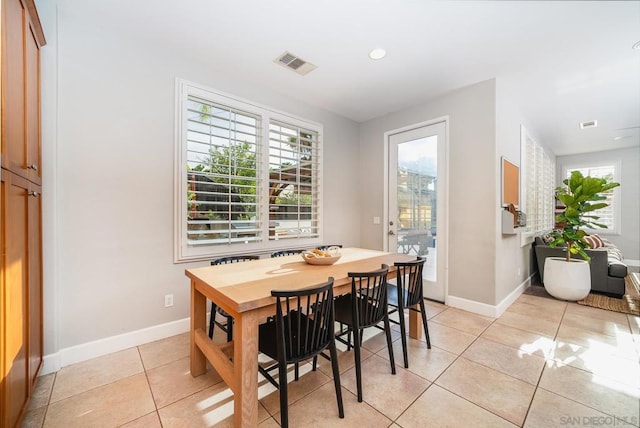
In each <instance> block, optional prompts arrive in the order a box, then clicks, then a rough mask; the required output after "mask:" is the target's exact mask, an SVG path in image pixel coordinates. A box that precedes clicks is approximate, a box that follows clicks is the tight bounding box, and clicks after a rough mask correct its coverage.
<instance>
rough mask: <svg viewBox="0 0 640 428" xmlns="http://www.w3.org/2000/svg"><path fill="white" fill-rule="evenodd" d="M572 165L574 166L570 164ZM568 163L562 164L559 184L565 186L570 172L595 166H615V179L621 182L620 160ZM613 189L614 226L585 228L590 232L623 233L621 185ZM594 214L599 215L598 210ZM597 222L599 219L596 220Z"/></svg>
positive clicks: (601, 233) (603, 233) (602, 233)
mask: <svg viewBox="0 0 640 428" xmlns="http://www.w3.org/2000/svg"><path fill="white" fill-rule="evenodd" d="M568 165H572V166H568ZM568 165H566V164H565V165H562V177H561V180H560V184H559V186H563V185H564V184H562V180H564V179H565V178H568V174H569V172H570V171H575V170H584V169H594V168H603V167H613V181H614V182H616V183H620V168H621V163H620V161H606V160H603V161H598V162H594V161H591V162H571V163H569V164H568ZM611 190H612V192H613V193H612V199H613V203H611V204H610V207H611V210H612V211H613V215H612V218H613V227H612V228H607V229H600V228H598V229H591V228H585V231H586V232H587V233H589V234H594V233H597V234H599V235H620V233H621V230H620V229H621V223H622V197H621V195H620V187H616V188H614V189H611ZM593 214H594V215H598V211H594V212H593ZM596 222H597V220H596Z"/></svg>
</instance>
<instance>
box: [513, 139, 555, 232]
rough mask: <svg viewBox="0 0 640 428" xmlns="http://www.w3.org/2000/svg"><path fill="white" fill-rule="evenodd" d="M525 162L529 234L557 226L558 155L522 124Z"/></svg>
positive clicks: (522, 151) (525, 190)
mask: <svg viewBox="0 0 640 428" xmlns="http://www.w3.org/2000/svg"><path fill="white" fill-rule="evenodd" d="M522 132H523V135H522V149H521V153H522V157H523V159H522V162H521V164H522V165H523V166H524V172H525V174H524V175H525V179H524V189H523V192H524V193H525V197H524V201H525V206H524V207H523V210H524V212H525V213H526V214H527V226H526V227H525V233H524V237H525V238H530V237H532V236H534V235H537V234H540V233H542V232H545V231H549V230H551V229H553V226H554V222H555V220H554V217H555V215H554V207H555V184H554V183H555V159H554V158H553V157H552V156H551V155H550V154H549V153H548V152H546V151H545V150H544V147H543V146H542V145H540V144H538V143H537V142H535V141H534V140H533V139H532V138H531V137H530V136H529V135H528V134H527V133H526V130H525V129H524V127H523V128H522Z"/></svg>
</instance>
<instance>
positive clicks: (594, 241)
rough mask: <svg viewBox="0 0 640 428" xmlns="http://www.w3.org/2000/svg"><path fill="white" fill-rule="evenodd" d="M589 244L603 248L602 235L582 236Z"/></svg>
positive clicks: (592, 246)
mask: <svg viewBox="0 0 640 428" xmlns="http://www.w3.org/2000/svg"><path fill="white" fill-rule="evenodd" d="M582 239H583V240H584V241H585V242H586V243H587V244H589V247H591V248H601V247H604V242H602V238H600V236H598V235H589V236H585V237H584V238H582Z"/></svg>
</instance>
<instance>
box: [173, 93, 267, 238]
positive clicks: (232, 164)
mask: <svg viewBox="0 0 640 428" xmlns="http://www.w3.org/2000/svg"><path fill="white" fill-rule="evenodd" d="M260 128H261V119H260V116H258V115H255V114H252V113H248V112H245V111H241V110H237V109H233V108H230V107H226V106H222V105H218V104H215V103H211V102H208V101H205V100H202V99H199V98H197V97H194V96H189V98H188V101H187V129H186V139H187V147H186V156H187V171H186V174H187V202H186V203H187V244H188V245H190V246H198V245H228V244H233V243H240V242H244V243H248V242H259V241H261V240H262V232H261V219H260V210H259V207H258V192H257V189H258V188H259V179H258V177H259V174H258V165H259V163H258V161H259V150H258V147H259V135H260V131H261V129H260Z"/></svg>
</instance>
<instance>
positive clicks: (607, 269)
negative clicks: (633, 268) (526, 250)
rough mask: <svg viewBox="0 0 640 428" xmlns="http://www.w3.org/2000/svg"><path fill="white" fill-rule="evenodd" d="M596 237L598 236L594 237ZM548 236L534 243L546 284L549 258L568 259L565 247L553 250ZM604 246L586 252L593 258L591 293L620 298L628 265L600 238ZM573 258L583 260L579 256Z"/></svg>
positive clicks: (623, 290) (614, 248) (620, 253)
mask: <svg viewBox="0 0 640 428" xmlns="http://www.w3.org/2000/svg"><path fill="white" fill-rule="evenodd" d="M592 236H596V237H597V235H592ZM548 241H549V239H548V237H547V236H546V235H543V236H537V237H536V239H535V242H534V243H533V248H534V251H535V253H536V261H537V263H538V271H539V272H540V281H542V283H543V284H544V262H545V259H546V258H547V257H566V252H565V248H564V247H555V248H552V247H551V246H549V245H548V243H547V242H548ZM600 241H601V242H602V244H603V246H602V247H599V248H592V249H588V250H585V252H586V253H587V254H588V255H589V257H591V265H590V270H591V291H593V292H596V293H601V294H605V295H607V296H612V297H617V298H620V297H622V296H623V295H624V292H625V289H624V277H625V276H627V265H626V264H625V263H624V258H623V257H622V252H621V251H620V250H619V249H618V248H617V247H616V246H615V245H614V244H613V243H611V242H610V241H608V240H606V239H603V238H600ZM571 257H572V258H573V257H577V258H581V257H580V256H579V255H576V256H574V255H571Z"/></svg>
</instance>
